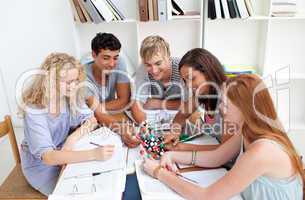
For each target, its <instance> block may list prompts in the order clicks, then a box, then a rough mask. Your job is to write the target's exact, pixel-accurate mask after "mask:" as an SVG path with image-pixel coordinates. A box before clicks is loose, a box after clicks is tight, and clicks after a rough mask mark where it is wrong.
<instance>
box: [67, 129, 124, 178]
mask: <svg viewBox="0 0 305 200" xmlns="http://www.w3.org/2000/svg"><path fill="white" fill-rule="evenodd" d="M90 142H94V143H96V144H100V145H108V144H110V145H114V146H115V150H114V154H113V156H112V157H111V158H110V159H109V160H106V161H90V162H81V163H74V164H69V165H67V167H66V169H65V170H64V176H65V177H73V176H82V175H84V174H90V173H98V172H103V171H109V170H115V169H123V168H125V167H126V156H127V148H125V147H123V143H122V141H121V138H120V136H118V135H117V134H115V133H113V132H112V131H111V130H110V129H108V128H105V127H102V128H100V129H99V130H98V131H97V132H93V133H92V134H89V135H87V136H86V137H84V138H82V139H81V140H80V141H79V142H78V143H76V145H75V146H74V150H88V149H94V148H96V147H97V146H95V145H93V144H90Z"/></svg>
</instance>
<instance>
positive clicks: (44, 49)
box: [0, 0, 76, 125]
mask: <svg viewBox="0 0 305 200" xmlns="http://www.w3.org/2000/svg"><path fill="white" fill-rule="evenodd" d="M0 28H1V31H0V44H1V45H0V55H1V63H0V67H1V68H2V71H3V74H4V82H5V84H6V88H7V92H8V94H7V95H8V99H9V104H10V107H12V110H13V113H11V114H12V115H13V119H14V121H15V122H17V125H20V124H21V122H20V120H16V111H17V109H16V101H15V98H14V96H15V84H16V81H17V79H18V77H19V76H20V75H21V74H22V72H24V71H26V70H28V69H33V68H36V67H39V66H40V64H41V63H42V61H43V59H44V58H45V57H46V56H47V55H48V54H49V53H50V52H54V51H57V52H66V53H69V54H72V55H76V48H75V39H74V36H75V34H74V31H75V28H74V23H73V17H72V12H71V9H70V4H69V1H68V0H26V1H22V0H9V1H4V0H2V1H1V2H0ZM1 84H2V83H1ZM1 87H2V85H1ZM1 87H0V88H1ZM1 94H3V93H2V90H1ZM0 102H1V103H0V112H1V113H0V116H1V115H3V113H4V112H5V113H7V112H8V111H7V110H6V107H7V106H6V104H5V103H2V100H1V101H0Z"/></svg>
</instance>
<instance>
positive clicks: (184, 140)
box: [179, 133, 203, 142]
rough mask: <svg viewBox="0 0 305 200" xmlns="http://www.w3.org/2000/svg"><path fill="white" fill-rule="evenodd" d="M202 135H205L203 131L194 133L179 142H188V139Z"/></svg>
mask: <svg viewBox="0 0 305 200" xmlns="http://www.w3.org/2000/svg"><path fill="white" fill-rule="evenodd" d="M202 135H203V133H198V134H195V135H192V136H190V137H187V138H185V139H183V140H180V141H179V142H187V141H190V140H192V139H195V138H197V137H200V136H202Z"/></svg>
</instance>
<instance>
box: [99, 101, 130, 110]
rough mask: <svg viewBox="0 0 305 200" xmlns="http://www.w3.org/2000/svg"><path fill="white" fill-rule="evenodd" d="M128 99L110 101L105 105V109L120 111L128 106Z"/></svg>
mask: <svg viewBox="0 0 305 200" xmlns="http://www.w3.org/2000/svg"><path fill="white" fill-rule="evenodd" d="M128 102H129V98H117V99H115V100H112V101H108V102H106V103H105V108H106V110H108V111H117V110H122V109H124V110H125V108H126V106H127V105H128Z"/></svg>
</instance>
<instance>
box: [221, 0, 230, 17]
mask: <svg viewBox="0 0 305 200" xmlns="http://www.w3.org/2000/svg"><path fill="white" fill-rule="evenodd" d="M221 5H222V8H223V14H224V18H225V19H229V18H230V13H229V7H228V2H227V0H221Z"/></svg>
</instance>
